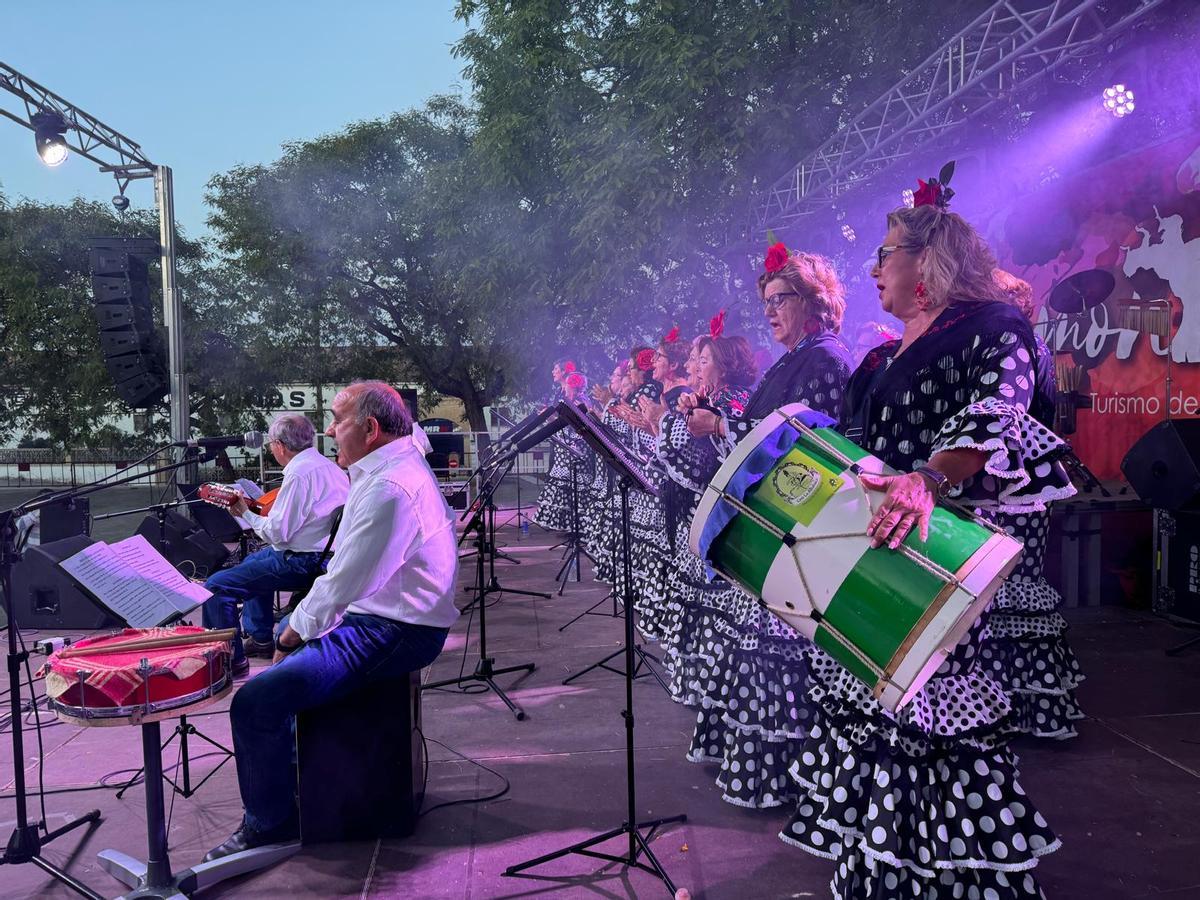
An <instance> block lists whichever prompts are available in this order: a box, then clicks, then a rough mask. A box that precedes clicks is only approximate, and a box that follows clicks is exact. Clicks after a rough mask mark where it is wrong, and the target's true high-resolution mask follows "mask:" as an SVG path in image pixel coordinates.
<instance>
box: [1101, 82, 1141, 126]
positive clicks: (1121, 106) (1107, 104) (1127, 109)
mask: <svg viewBox="0 0 1200 900" xmlns="http://www.w3.org/2000/svg"><path fill="white" fill-rule="evenodd" d="M1104 108H1105V109H1107V110H1108V111H1109V112H1110V113H1112V114H1113V115H1114V116H1116V117H1117V118H1118V119H1122V118H1124V117H1125V116H1127V115H1129V114H1130V113H1131V112H1133V110H1134V104H1133V91H1132V90H1131V89H1130V88H1127V87H1125V85H1123V84H1114V85H1113V86H1112V87H1109V88H1105V89H1104Z"/></svg>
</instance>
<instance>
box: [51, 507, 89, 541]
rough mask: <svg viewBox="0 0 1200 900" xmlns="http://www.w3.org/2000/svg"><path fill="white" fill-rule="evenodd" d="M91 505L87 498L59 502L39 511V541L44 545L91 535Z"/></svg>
mask: <svg viewBox="0 0 1200 900" xmlns="http://www.w3.org/2000/svg"><path fill="white" fill-rule="evenodd" d="M90 513H91V503H90V502H89V501H88V498H87V497H76V498H72V499H69V500H59V501H58V502H57V503H51V504H50V505H49V506H43V507H42V508H41V509H40V510H39V511H38V539H39V540H40V541H41V542H42V543H43V544H49V543H51V542H52V541H61V540H63V539H64V538H70V537H76V536H78V535H81V534H84V535H86V534H91V532H92V519H91V515H90Z"/></svg>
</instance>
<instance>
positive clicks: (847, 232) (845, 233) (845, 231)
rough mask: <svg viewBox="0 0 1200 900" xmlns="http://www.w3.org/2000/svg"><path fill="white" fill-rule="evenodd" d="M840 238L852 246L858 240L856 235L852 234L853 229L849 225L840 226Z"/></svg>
mask: <svg viewBox="0 0 1200 900" xmlns="http://www.w3.org/2000/svg"><path fill="white" fill-rule="evenodd" d="M842 237H844V238H845V239H846V240H848V241H849V242H850V243H852V244H853V243H854V242H855V241H856V240H857V239H858V235H857V234H855V233H854V229H853V228H851V227H850V226H849V225H843V226H842Z"/></svg>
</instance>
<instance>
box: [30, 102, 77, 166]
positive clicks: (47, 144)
mask: <svg viewBox="0 0 1200 900" xmlns="http://www.w3.org/2000/svg"><path fill="white" fill-rule="evenodd" d="M29 124H31V125H32V126H33V139H34V142H35V144H36V145H37V152H38V156H40V157H41V158H42V162H44V163H45V164H46V165H48V166H51V167H53V166H61V165H62V164H63V163H65V162H66V161H67V153H68V151H67V142H66V139H64V138H63V132H65V131H66V130H67V122H66V120H65V119H64V118H63V117H62V116H61V115H60V114H59V113H57V112H54V111H53V110H43V111H42V112H40V113H35V114H34V115H33V116H32V117H31V118H30V120H29Z"/></svg>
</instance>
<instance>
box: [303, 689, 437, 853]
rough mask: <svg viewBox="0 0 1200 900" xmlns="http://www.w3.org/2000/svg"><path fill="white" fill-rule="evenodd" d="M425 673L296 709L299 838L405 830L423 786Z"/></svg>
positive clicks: (324, 839) (366, 836) (309, 840)
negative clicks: (421, 732) (422, 703)
mask: <svg viewBox="0 0 1200 900" xmlns="http://www.w3.org/2000/svg"><path fill="white" fill-rule="evenodd" d="M420 726H421V673H420V672H412V673H410V674H409V675H407V676H406V677H404V678H399V679H394V680H389V681H378V682H375V683H374V684H371V685H368V686H367V687H365V688H363V689H362V690H360V691H358V692H357V693H355V694H352V695H351V696H349V697H345V698H343V699H341V700H338V701H337V702H336V703H330V704H328V705H326V706H318V707H316V708H314V709H309V710H305V711H304V712H302V713H300V714H299V715H297V716H296V761H297V766H298V769H299V791H300V840H301V841H302V842H303V843H305V844H320V843H328V842H336V841H360V840H375V839H376V838H399V837H407V836H408V835H410V834H412V833H413V830H414V829H415V828H416V825H417V811H418V810H419V809H420V806H421V799H422V795H423V793H424V789H425V788H424V785H423V783H422V781H423V777H422V770H423V768H424V752H423V749H422V744H421V736H420V732H419V731H418V729H419V728H420Z"/></svg>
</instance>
